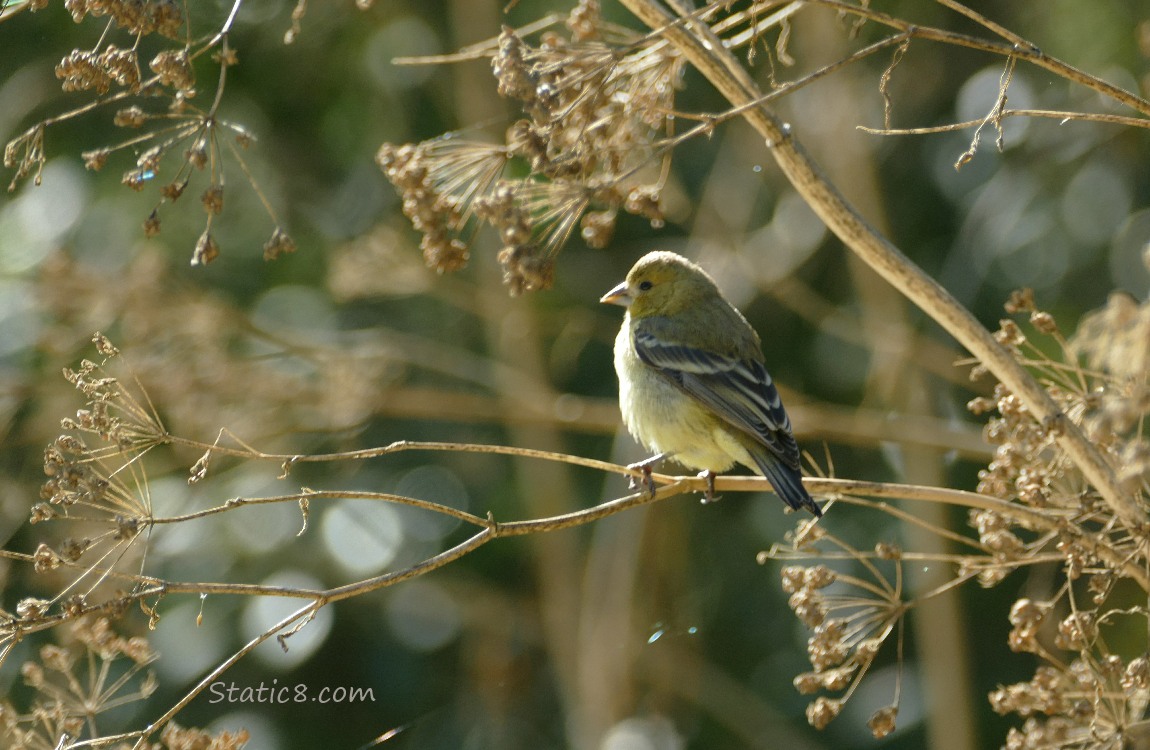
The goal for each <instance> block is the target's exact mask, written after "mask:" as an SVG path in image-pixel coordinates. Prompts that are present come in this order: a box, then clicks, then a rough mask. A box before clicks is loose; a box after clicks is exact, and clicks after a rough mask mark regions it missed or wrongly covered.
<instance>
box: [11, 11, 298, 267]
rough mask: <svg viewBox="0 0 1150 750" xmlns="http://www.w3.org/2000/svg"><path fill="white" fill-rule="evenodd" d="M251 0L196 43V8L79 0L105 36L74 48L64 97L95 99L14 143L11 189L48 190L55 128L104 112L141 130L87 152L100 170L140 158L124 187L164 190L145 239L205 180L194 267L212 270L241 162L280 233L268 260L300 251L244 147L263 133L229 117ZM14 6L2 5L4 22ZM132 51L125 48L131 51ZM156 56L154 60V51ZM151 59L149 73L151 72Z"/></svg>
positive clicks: (66, 62)
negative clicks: (128, 156)
mask: <svg viewBox="0 0 1150 750" xmlns="http://www.w3.org/2000/svg"><path fill="white" fill-rule="evenodd" d="M47 5H48V4H47V3H39V2H35V3H26V4H22V5H21V4H17V5H16V7H15V10H22V9H28V10H31V11H42V10H45V8H46V6H47ZM241 5H242V0H236V2H234V3H233V4H232V7H231V9H230V12H229V13H228V15H227V18H226V19H225V20H224V22H223V23H222V25H221V26H220V27H219V28H218V29H217V30H216V31H214V32H213V33H210V34H208V35H205V36H202V37H197V36H193V26H194V25H196V24H193V19H191V18H190V17H188V13H187V4H186V3H181V2H178V1H177V0H146V1H143V2H130V1H124V0H114V1H112V2H98V1H96V0H92V1H90V2H89V1H88V0H75V1H70V2H67V3H65V8H66V9H67V11H68V12H69V13H71V15H72V19H73V20H74V21H75V22H76V23H78V24H79V23H85V22H86V21H88V20H89V19H101V18H106V19H107V21H105V22H104V29H103V31H102V32H101V33H100V34H99V37H98V39H97V40H96V41H95V44H94V46H93V47H92V48H91V49H73V50H72V51H71V52H69V53H68V54H67V55H66V56H64V58H63V59H61V61H60V62H59V63H58V64H57V65H56V69H55V72H56V77H57V78H58V79H60V81H61V84H60V85H61V88H62V89H63V90H64V91H65V92H91V93H92V94H93V97H92V98H91V100H90V101H88V102H87V103H85V104H82V105H79V106H77V107H75V108H74V109H71V110H69V111H67V112H64V113H62V114H58V115H55V116H52V117H49V118H47V119H44V120H41V121H39V122H37V123H35V124H34V125H32V126H31V127H30V128H28V129H27V130H25V131H24V132H23V133H21V134H20V135H18V136H16V137H15V138H13V139H12V140H10V141H9V142H8V143H7V145H6V146H5V148H4V166H5V167H7V168H9V169H13V170H15V174H14V176H13V178H12V181H11V182H10V183H9V185H8V190H9V192H12V191H14V190H15V189H16V187H17V185H18V184H19V183H20V182H21V181H22V180H24V179H27V178H29V177H31V178H32V180H33V182H34V183H35V184H36V185H39V184H40V181H41V173H42V171H43V167H44V164H45V162H46V160H47V158H48V154H47V150H46V148H45V140H46V138H47V135H48V133H49V131H50V130H51V129H52V128H53V127H55V126H57V125H59V124H60V123H64V122H67V121H70V120H74V119H77V118H79V117H81V116H83V115H87V114H88V113H90V112H94V111H97V110H101V111H109V110H111V111H112V117H111V122H112V123H113V124H114V125H115V126H116V127H118V128H122V129H124V130H126V131H137V133H136V134H134V135H129V136H127V137H125V138H124V139H123V140H121V141H120V142H118V143H115V144H111V145H105V146H100V147H97V148H93V149H91V150H88V151H85V152H84V153H83V154H82V157H83V160H84V165H85V166H86V167H87V168H88V169H91V170H96V171H98V170H101V169H103V168H104V167H105V166H106V165H107V164H108V162H109V160H111V159H117V158H118V157H119V155H120V154H121V153H124V152H130V153H133V154H135V155H136V156H135V164H134V166H132V167H130V168H129V169H127V170H126V171H125V172H124V173H123V176H122V177H121V182H122V183H123V184H124V185H125V186H127V187H128V188H130V189H131V190H134V191H137V192H139V191H143V190H144V189H145V188H148V187H150V186H152V185H155V186H157V195H158V200H157V202H156V205H155V207H154V208H153V209H152V210H151V212H150V213H149V214H148V216H147V218H146V219H145V220H144V222H143V229H144V234H145V235H146V236H148V237H152V236H154V235H156V234H158V233H159V232H160V229H161V212H162V211H163V210H164V208H165V206H167V205H169V204H175V202H176V201H177V200H179V198H180V197H181V196H182V195H183V194H184V192H185V191H186V190H187V188H188V187H189V185H190V184H192V181H193V178H195V176H196V174H197V173H204V178H203V180H199V179H198V178H197V182H202V183H203V184H204V187H203V189H202V192H201V193H200V204H201V206H202V208H203V210H204V214H205V221H204V230H203V232H202V234H201V235H200V237H199V239H198V240H197V241H196V243H195V248H194V251H193V253H192V264H193V265H200V264H207V263H210V262H212V261H213V260H215V258H216V257H217V256H218V255H219V253H220V248H219V243H218V241H217V240H216V237H215V235H214V234H213V231H212V229H213V223H214V221H215V217H216V216H218V215H219V214H220V213H222V212H223V210H224V185H225V182H226V180H225V165H226V164H227V162H229V161H234V162H235V164H236V167H237V168H238V169H239V170H240V174H241V175H242V177H243V179H244V180H245V181H247V183H248V184H249V186H250V187H251V188H252V190H253V191H254V192H255V194H256V195H257V197H258V198H259V200H260V202H261V203H262V204H263V207H264V209H265V210H266V211H267V214H268V217H269V218H270V220H271V222H272V224H273V225H274V229H273V230H272V233H271V237H270V238H269V239H268V241H267V242H266V243H265V244H264V256H265V258H267V259H272V258H275V257H278V256H279V255H282V254H284V253H290V252H294V251H295V243H294V241H293V240H292V239H291V237H290V235H288V233H287V232H286V230H285V229H284V228H283V225H282V222H281V221H280V219H279V217H278V216H277V213H276V211H275V210H274V209H273V207H272V205H271V203H270V202H269V201H268V199H267V198H266V197H265V195H264V193H263V191H262V190H261V189H260V187H259V185H258V184H257V182H256V180H255V177H254V175H253V174H252V172H251V170H250V168H249V167H248V165H247V163H246V162H245V160H244V157H243V154H242V150H243V149H246V148H248V146H249V145H251V144H252V143H253V142H254V140H255V136H254V135H253V134H252V133H251V132H249V131H248V130H247V129H246V128H245V127H244V126H243V125H241V124H239V123H235V122H232V121H230V120H227V119H224V118H223V117H221V116H220V105H221V104H222V103H223V101H224V92H225V90H226V86H227V74H228V69H229V68H231V67H233V66H235V65H237V64H238V62H239V58H238V54H237V52H236V50H235V49H233V48H232V46H231V43H230V36H229V34H230V31H231V27H232V24H233V23H234V21H235V17H236V13H237V12H238V11H239V9H240V6H241ZM8 8H9V6H8V5H7V4H5V5H4V7H0V20H4V18H5V14H6V13H7V12H14V11H9V10H8ZM129 43H130V46H121V45H128V44H129ZM149 47H154V48H155V49H157V50H158V51H156V52H155V53H154V54H153V56H152V57H151V58H150V59H149V58H148V57H147V53H146V52H145V50H146V49H148V48H149ZM209 58H210V59H211V61H212V62H213V63H214V64H215V65H216V66H217V67H218V71H219V77H218V81H217V83H216V89H215V94H214V98H213V99H212V101H211V103H210V104H209V105H208V106H207V108H203V107H200V106H197V105H196V103H195V101H196V99H197V97H198V96H199V95H200V91H199V89H198V88H197V72H196V68H197V66H199V67H201V68H202V67H203V64H202V63H203V61H205V60H208V59H209ZM145 60H146V67H145Z"/></svg>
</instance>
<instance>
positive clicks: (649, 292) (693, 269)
mask: <svg viewBox="0 0 1150 750" xmlns="http://www.w3.org/2000/svg"><path fill="white" fill-rule="evenodd" d="M718 294H719V292H718V287H716V286H715V282H714V281H713V280H712V279H711V277H710V276H708V275H707V272H706V271H704V270H703V269H702V268H700V267H699V266H697V265H695V264H694V263H692V262H691V261H689V260H687V259H686V258H684V257H683V256H681V255H676V254H675V253H671V252H667V251H666V250H656V251H655V252H651V253H647V254H646V255H644V256H643V257H642V258H640V259H639V260H638V262H637V263H635V265H634V266H632V268H631V270H630V272H628V274H627V278H626V280H625V281H623V282H622V283H621V284H619V285H618V286H616V287H615V288H614V289H612V290H611V291H609V292H607V293H606V294H604V295H603V296H602V297H600V298H599V301H600V302H605V303H608V304H612V305H621V306H623V307H626V308H627V309H628V311H629V312H630V313H631V315H632V316H633V317H639V318H641V317H646V316H648V315H671V314H674V313H676V312H678V311H679V310H682V309H684V308H688V307H690V306H692V305H694V304H697V302H698V300H699V299H700V298H706V297H709V296H714V295H718Z"/></svg>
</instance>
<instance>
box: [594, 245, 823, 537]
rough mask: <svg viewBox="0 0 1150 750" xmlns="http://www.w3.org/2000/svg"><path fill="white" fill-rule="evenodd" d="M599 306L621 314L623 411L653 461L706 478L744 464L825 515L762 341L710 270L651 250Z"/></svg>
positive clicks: (789, 498) (618, 367) (787, 496)
mask: <svg viewBox="0 0 1150 750" xmlns="http://www.w3.org/2000/svg"><path fill="white" fill-rule="evenodd" d="M599 301H600V302H608V303H611V304H615V305H622V306H624V307H626V308H627V313H626V315H624V317H623V326H622V327H621V328H620V329H619V335H618V337H617V338H616V339H615V371H616V373H618V375H619V406H620V409H621V410H622V412H623V421H624V422H625V423H626V424H627V429H628V431H630V433H631V435H632V436H634V437H635V439H637V440H638V441H639V442H640V443H642V444H643V445H644V446H646V447H647V448H648V449H649V450H652V451H654V452H655V454H656V456H655V459H652V461H654V460H656V459H658V458H662V457H673V458H674V460H675V461H677V462H678V463H680V464H682V465H684V466H687V467H689V468H692V469H702V470H703V472H704V475H705V476H707V477H708V479H710V480H711V481H712V482H713V479H714V475H715V473H717V472H723V471H726V470H728V469H730V468H731V467H732V466H734V465H735V464H736V463H740V464H743V465H744V466H747V467H748V468H750V469H751V470H753V471H756V472H757V473H759V474H762V475H763V476H764V477H766V478H767V480H768V481H769V482H770V483H771V486H772V487H773V488H774V489H775V492H776V493H777V494H778V496H779V497H780V498H781V499H782V500H783V502H785V503H786V504H787V505H789V506H790V507H792V508H795V509H798V508H806V509H807V510H809V511H810V512H811V513H813V514H815V515H816V516H821V515H822V510H821V509H820V508H819V506H818V505H817V504H815V501H814V500H812V499H811V496H810V495H809V494H808V493H807V491H806V489H805V488H804V487H803V484H802V472H801V471H800V469H799V447H798V444H796V443H795V438H794V435H793V434H791V421H790V419H789V418H788V417H787V413H786V411H785V410H784V409H783V402H782V400H781V399H780V398H779V392H778V390H777V389H776V388H775V385H774V383H772V382H771V376H770V375H768V374H767V369H766V367H765V366H764V365H763V350H762V347H761V345H760V343H759V336H758V334H756V333H755V330H754V329H753V328H751V326H750V324H749V323H747V319H746V318H744V317H743V315H742V313H740V312H739V311H738V310H736V309H735V307H734V306H733V305H732V304H731V303H730V302H728V301H727V300H726V298H725V297H723V294H722V292H720V291H719V288H718V287H717V286H716V285H715V282H714V280H713V279H711V277H710V276H709V275H707V272H706V271H704V270H703V269H702V268H700V267H699V266H697V265H695V264H694V263H692V262H691V261H689V260H687V259H686V258H684V257H682V256H680V255H676V254H675V253H670V252H665V251H656V252H652V253H648V254H646V255H644V256H643V257H642V258H640V259H639V262H637V263H636V264H635V265H634V267H633V268H631V271H630V273H628V274H627V279H626V281H624V282H623V283H621V284H619V285H618V286H617V287H615V288H614V289H612V290H611V291H609V292H607V293H606V294H605V295H603V297H602V298H601V299H600V300H599ZM642 465H643V466H646V465H649V464H648V462H644V464H642Z"/></svg>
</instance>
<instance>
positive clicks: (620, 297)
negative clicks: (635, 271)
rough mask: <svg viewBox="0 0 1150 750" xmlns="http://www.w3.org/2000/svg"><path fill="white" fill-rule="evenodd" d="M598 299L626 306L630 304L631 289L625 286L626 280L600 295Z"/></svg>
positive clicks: (606, 302) (610, 303)
mask: <svg viewBox="0 0 1150 750" xmlns="http://www.w3.org/2000/svg"><path fill="white" fill-rule="evenodd" d="M599 301H600V302H603V303H605V304H608V305H620V306H622V307H627V306H628V305H630V304H631V290H630V289H628V288H627V282H626V281H624V282H621V283H620V284H619V286H617V287H615V288H614V289H612V290H611V291H609V292H607V293H606V294H604V295H603V296H602V297H600V298H599Z"/></svg>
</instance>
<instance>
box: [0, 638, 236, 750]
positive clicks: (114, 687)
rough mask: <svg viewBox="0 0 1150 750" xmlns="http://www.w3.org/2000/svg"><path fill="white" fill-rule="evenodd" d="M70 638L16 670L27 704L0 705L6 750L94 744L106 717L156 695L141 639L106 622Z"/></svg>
mask: <svg viewBox="0 0 1150 750" xmlns="http://www.w3.org/2000/svg"><path fill="white" fill-rule="evenodd" d="M71 635H72V641H71V642H70V643H69V644H68V645H67V646H60V645H56V644H47V645H44V646H41V647H40V648H39V650H38V651H37V652H36V653H35V656H34V657H33V658H32V659H30V660H28V661H26V662H24V663H23V664H22V665H21V666H20V676H21V678H22V679H23V682H24V684H25V685H26V686H27V687H28V688H30V689H31V694H32V697H31V703H30V705H29V706H28V708H27V710H25V711H22V712H21V711H17V710H16V708H15V706H13V704H12V703H10V702H8V700H7V699H5V700H2V701H0V744H3V746H4V747H5V748H12V750H22V749H25V748H26V749H27V750H39V749H40V748H54V747H62V746H63V745H64V744H65V743H64V738H65V737H66V738H68V739H69V740H70V741H76V740H81V739H95V738H97V737H99V736H101V735H100V732H99V726H100V725H101V724H102V723H103V720H102V718H101V717H102V715H103V714H104V713H105V712H106V711H109V710H111V709H113V708H116V707H117V706H123V705H125V704H129V703H135V702H138V701H142V700H145V699H146V698H148V697H149V696H150V695H152V693H154V692H155V690H156V687H157V685H158V683H157V681H156V678H155V676H154V674H153V673H152V672H151V671H149V670H148V669H147V667H148V665H150V664H151V663H152V662H153V661H155V659H156V656H157V654H156V653H155V652H154V651H153V650H152V648H151V646H150V645H149V643H148V641H147V640H146V639H144V638H142V637H139V636H134V637H124V636H121V635H118V634H117V633H116V632H115V630H114V629H113V627H112V625H111V623H110V621H109V620H108V619H107V618H106V617H94V616H89V617H85V618H82V619H80V620H77V621H76V622H75V623H73V624H72V626H71ZM169 747H174V746H172V745H169ZM188 747H190V745H189V746H188ZM204 747H206V745H204ZM221 747H222V746H221ZM235 747H239V746H238V745H235Z"/></svg>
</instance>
